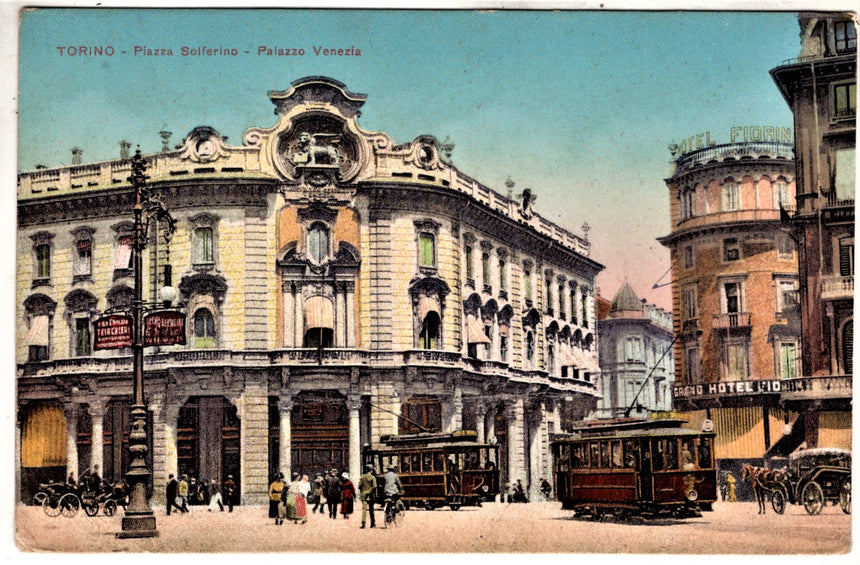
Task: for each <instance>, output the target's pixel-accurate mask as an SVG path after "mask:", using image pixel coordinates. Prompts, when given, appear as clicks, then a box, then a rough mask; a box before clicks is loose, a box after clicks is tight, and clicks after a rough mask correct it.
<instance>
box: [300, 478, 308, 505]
mask: <svg viewBox="0 0 860 565" xmlns="http://www.w3.org/2000/svg"><path fill="white" fill-rule="evenodd" d="M299 492H301V493H302V496H303V497H304V499H305V504H307V503H308V496H310V494H311V482H310V480H309V479H308V476H307V475H302V480H301V481H299Z"/></svg>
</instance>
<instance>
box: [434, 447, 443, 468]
mask: <svg viewBox="0 0 860 565" xmlns="http://www.w3.org/2000/svg"><path fill="white" fill-rule="evenodd" d="M433 469H434V470H435V471H436V472H437V473H441V472H442V471H444V470H445V454H444V453H442V452H441V451H436V452H434V453H433Z"/></svg>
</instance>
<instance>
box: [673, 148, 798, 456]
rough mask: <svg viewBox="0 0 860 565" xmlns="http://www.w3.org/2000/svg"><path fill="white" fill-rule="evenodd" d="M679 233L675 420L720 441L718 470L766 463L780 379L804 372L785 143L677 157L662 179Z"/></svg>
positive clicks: (777, 428) (778, 418)
mask: <svg viewBox="0 0 860 565" xmlns="http://www.w3.org/2000/svg"><path fill="white" fill-rule="evenodd" d="M666 184H667V186H668V188H669V195H670V198H671V200H670V202H671V205H670V208H671V225H672V232H671V233H670V234H669V235H667V236H664V237H661V238H659V241H660V242H661V243H662V244H663V245H665V246H666V247H668V248H669V249H670V251H671V260H672V297H673V298H672V301H673V310H674V312H675V330H674V331H675V335H677V336H678V339H677V341H676V342H675V354H676V355H675V359H676V364H675V387H674V404H675V409H676V411H678V412H680V413H681V415H682V416H683V417H684V418H686V419H687V420H689V421H690V425H693V426H696V427H699V426H701V424H702V422H703V421H704V420H705V419H710V420H711V421H712V422H713V425H714V429H715V430H716V432H717V436H716V444H715V448H714V449H715V456H716V459H717V460H718V462H719V464H720V465H721V467H723V468H727V469H733V470H737V467H738V466H739V465H740V463H741V462H745V461H751V462H759V463H760V462H761V460H762V457H763V455H764V453H765V452H766V451H767V450H768V448H770V446H771V445H772V444H773V443H774V442H776V441H777V440H778V439H779V438H780V435H781V433H782V429H783V427H784V422H785V420H786V418H790V417H791V416H790V415H788V414H787V413H786V410H785V408H784V407H783V406H782V404H781V391H782V382H783V381H784V380H785V379H792V378H794V377H796V376H798V374H799V370H800V363H799V352H800V329H799V327H798V324H797V323H796V315H795V317H794V320H795V321H794V322H793V321H792V313H796V306H795V305H796V302H797V284H798V275H797V250H796V246H795V243H794V240H793V239H792V238H791V237H789V235H788V234H786V233H785V232H784V231H783V230H782V224H781V220H780V209H785V208H790V207H791V206H792V203H793V202H794V194H795V179H794V154H793V153H792V148H791V146H790V145H787V144H784V143H777V142H746V143H731V144H726V145H716V146H712V147H707V148H704V149H698V150H695V151H692V152H689V153H685V154H683V155H680V156H679V157H678V158H677V159H676V161H675V170H674V172H673V174H672V175H671V176H670V177H669V178H668V179H667V180H666Z"/></svg>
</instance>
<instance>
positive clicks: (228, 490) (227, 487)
mask: <svg viewBox="0 0 860 565" xmlns="http://www.w3.org/2000/svg"><path fill="white" fill-rule="evenodd" d="M235 496H236V483H234V482H233V475H227V480H226V481H224V499H225V501H226V502H227V508H229V509H230V512H232V511H233V505H234V504H235Z"/></svg>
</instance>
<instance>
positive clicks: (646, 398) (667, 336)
mask: <svg viewBox="0 0 860 565" xmlns="http://www.w3.org/2000/svg"><path fill="white" fill-rule="evenodd" d="M597 333H598V339H599V343H600V348H599V355H600V369H601V375H600V390H601V393H602V395H603V397H602V398H601V400H600V401H599V402H598V405H597V416H598V417H601V418H614V417H620V416H628V415H629V416H640V417H641V416H647V414H648V413H649V412H654V411H668V410H671V407H672V398H671V386H672V382H673V378H674V362H673V360H672V357H673V356H672V352H671V351H670V348H671V343H672V314H671V313H669V312H666V311H665V310H663V309H662V308H658V307H657V306H654V305H653V304H647V303H646V302H645V301H644V300H640V299H639V297H638V296H637V295H636V292H635V291H634V290H633V288H632V287H631V286H630V285H629V284H628V283H627V281H625V282H624V284H623V285H621V288H620V289H618V292H617V293H616V294H615V297H614V298H613V299H612V303H611V306H610V308H609V313H608V315H607V317H606V318H603V319H600V320H598V321H597Z"/></svg>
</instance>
